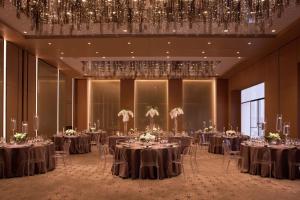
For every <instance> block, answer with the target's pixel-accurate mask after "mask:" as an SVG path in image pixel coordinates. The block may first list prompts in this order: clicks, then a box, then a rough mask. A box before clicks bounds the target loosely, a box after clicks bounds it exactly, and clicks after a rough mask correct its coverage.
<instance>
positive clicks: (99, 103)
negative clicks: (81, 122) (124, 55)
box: [89, 80, 120, 131]
mask: <svg viewBox="0 0 300 200" xmlns="http://www.w3.org/2000/svg"><path fill="white" fill-rule="evenodd" d="M89 90H90V106H89V109H90V112H89V113H90V118H89V121H90V122H92V123H96V124H97V121H98V124H100V128H101V129H104V130H107V131H114V130H118V127H119V125H118V122H119V120H118V112H119V111H120V81H118V80H91V83H90V89H89ZM99 122H100V123H99Z"/></svg>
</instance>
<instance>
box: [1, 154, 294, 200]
mask: <svg viewBox="0 0 300 200" xmlns="http://www.w3.org/2000/svg"><path fill="white" fill-rule="evenodd" d="M197 161H198V167H197V169H195V167H191V165H190V164H189V163H187V164H186V165H185V174H184V175H180V176H178V177H174V178H170V179H164V180H159V181H158V180H131V179H122V178H119V177H114V176H112V175H111V173H110V163H108V164H107V165H106V167H105V169H104V162H103V161H102V160H100V159H98V154H97V151H96V150H93V152H92V153H89V154H83V155H72V156H71V159H70V162H69V164H68V167H67V168H64V167H62V166H58V168H57V169H56V170H54V171H52V172H49V173H46V174H42V175H36V176H31V177H21V178H12V179H0V199H1V200H6V199H12V200H21V199H30V200H36V199H38V200H43V199H48V200H50V199H51V200H52V199H53V200H54V199H72V200H77V199H82V200H93V199H105V200H106V199H107V200H108V199H111V200H118V199H122V200H127V199H130V200H141V199H143V200H144V199H145V200H148V199H149V200H150V199H158V200H159V199H164V200H168V199H170V200H179V199H195V200H201V199H220V200H221V199H222V200H224V199H230V200H235V199H239V200H240V199H255V200H259V199H264V200H265V199H272V200H276V199H280V200H283V199H284V200H288V199H295V200H296V199H300V180H296V181H290V180H277V179H269V178H261V177H259V176H252V175H249V174H243V173H240V172H238V170H237V168H236V167H235V165H234V164H232V165H231V166H230V168H229V171H228V173H226V171H225V169H224V166H223V157H222V155H212V154H208V153H206V152H203V151H202V152H199V153H198V160H197Z"/></svg>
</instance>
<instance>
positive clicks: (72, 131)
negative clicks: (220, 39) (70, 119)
mask: <svg viewBox="0 0 300 200" xmlns="http://www.w3.org/2000/svg"><path fill="white" fill-rule="evenodd" d="M76 133H77V132H76V131H75V130H73V129H68V130H66V132H65V135H67V136H73V135H76Z"/></svg>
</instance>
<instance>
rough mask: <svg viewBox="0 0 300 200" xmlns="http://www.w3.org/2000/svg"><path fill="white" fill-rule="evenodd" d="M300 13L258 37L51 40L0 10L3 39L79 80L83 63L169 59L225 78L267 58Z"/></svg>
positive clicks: (294, 10)
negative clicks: (210, 64)
mask: <svg viewBox="0 0 300 200" xmlns="http://www.w3.org/2000/svg"><path fill="white" fill-rule="evenodd" d="M6 5H10V4H6ZM299 9H300V8H299V6H298V7H291V8H286V10H285V12H284V14H283V17H282V18H280V19H275V20H274V25H273V26H272V27H270V30H268V31H267V32H265V33H257V32H256V33H253V32H252V31H251V30H248V32H245V31H241V32H238V33H235V32H230V31H229V32H228V33H224V32H222V30H216V29H215V31H214V33H213V34H206V33H203V32H201V31H199V32H197V34H195V33H194V32H187V33H185V34H179V33H174V34H162V35H155V34H147V35H130V34H128V33H120V34H118V35H116V34H104V35H101V34H99V33H98V32H97V31H96V29H95V30H90V31H86V30H84V31H82V32H78V33H73V35H69V32H68V31H65V32H63V33H60V32H56V33H55V34H54V35H49V34H47V32H44V33H39V34H37V33H36V32H31V31H30V21H29V20H28V19H27V18H26V17H25V16H22V17H21V19H18V18H17V17H16V13H15V8H14V7H12V6H5V7H4V8H0V34H1V35H2V36H3V37H4V38H5V39H7V40H8V41H12V42H14V43H16V44H18V45H20V46H22V47H24V48H25V49H28V50H29V51H30V52H32V53H33V54H35V55H37V56H38V57H39V58H41V59H44V60H45V61H47V62H49V63H51V64H53V65H55V66H58V67H59V68H61V69H62V70H66V71H72V73H74V74H76V76H81V75H82V71H81V68H82V66H81V63H80V61H81V60H164V59H165V60H193V61H197V60H220V61H221V63H220V64H219V65H218V66H217V67H216V72H217V74H218V75H220V76H222V75H224V74H225V73H226V72H228V71H229V70H230V69H232V68H233V67H234V66H236V65H240V64H241V63H243V62H245V61H247V60H249V59H252V58H254V57H256V56H258V55H262V54H265V53H266V49H268V47H269V46H272V44H274V43H275V42H276V41H277V40H278V37H280V35H281V34H283V33H284V32H285V30H287V29H288V28H289V27H291V26H293V24H295V22H298V21H299V20H300V12H299ZM271 30H276V31H275V32H272V31H271ZM70 73H71V72H70Z"/></svg>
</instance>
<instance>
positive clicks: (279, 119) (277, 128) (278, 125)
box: [276, 114, 282, 133]
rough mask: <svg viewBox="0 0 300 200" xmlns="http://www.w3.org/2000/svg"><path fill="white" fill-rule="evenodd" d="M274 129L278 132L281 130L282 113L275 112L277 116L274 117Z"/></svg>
mask: <svg viewBox="0 0 300 200" xmlns="http://www.w3.org/2000/svg"><path fill="white" fill-rule="evenodd" d="M276 131H277V132H278V133H281V132H282V114H277V117H276Z"/></svg>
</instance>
